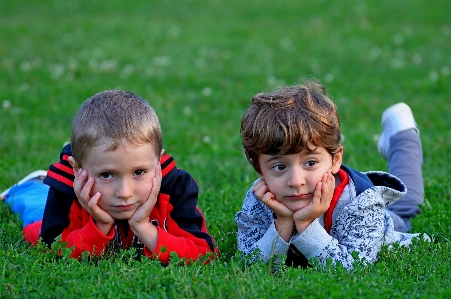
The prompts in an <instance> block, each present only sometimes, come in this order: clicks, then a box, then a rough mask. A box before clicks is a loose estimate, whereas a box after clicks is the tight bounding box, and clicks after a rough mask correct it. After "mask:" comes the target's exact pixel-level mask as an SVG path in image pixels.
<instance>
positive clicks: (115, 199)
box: [83, 142, 160, 219]
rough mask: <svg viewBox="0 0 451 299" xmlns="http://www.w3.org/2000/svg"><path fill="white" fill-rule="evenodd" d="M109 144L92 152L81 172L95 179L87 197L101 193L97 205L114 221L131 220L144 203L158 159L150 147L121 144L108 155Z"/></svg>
mask: <svg viewBox="0 0 451 299" xmlns="http://www.w3.org/2000/svg"><path fill="white" fill-rule="evenodd" d="M109 147H110V144H109V143H103V144H100V145H99V146H96V147H94V148H92V149H91V150H90V151H89V153H88V155H87V156H86V158H85V160H84V161H83V169H84V170H86V171H87V172H88V175H89V176H91V177H93V178H94V179H95V183H94V186H93V188H92V189H91V193H90V195H91V196H93V195H94V194H95V193H96V192H100V194H101V197H100V199H99V201H98V205H99V206H100V207H101V208H102V209H103V210H105V211H106V212H107V213H108V214H110V215H111V216H112V217H113V218H115V219H130V218H131V217H132V215H133V214H134V213H135V211H136V209H137V208H138V207H139V206H140V205H141V204H142V203H143V202H145V201H146V200H147V198H148V197H149V194H150V191H151V189H152V179H153V178H154V177H155V169H156V167H157V165H158V164H159V163H160V157H159V156H156V155H155V150H154V147H153V146H152V145H151V144H148V143H146V144H143V145H133V144H130V143H126V142H125V143H123V144H120V145H119V146H118V147H117V148H116V149H115V150H114V151H107V149H108V148H109Z"/></svg>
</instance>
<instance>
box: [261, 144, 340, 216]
mask: <svg viewBox="0 0 451 299" xmlns="http://www.w3.org/2000/svg"><path fill="white" fill-rule="evenodd" d="M258 161H259V164H260V169H261V176H262V178H263V179H264V180H265V182H266V185H267V186H268V188H269V190H270V192H271V193H273V194H274V195H275V196H276V199H277V200H278V201H280V202H281V203H283V204H284V205H285V206H286V207H287V208H288V209H290V210H291V211H293V212H294V211H298V210H300V209H302V208H303V207H305V206H307V205H308V204H309V203H310V201H311V200H312V199H313V194H314V192H315V187H316V184H318V182H320V181H321V179H322V176H323V175H324V174H325V173H326V172H327V171H328V170H329V169H331V170H332V174H336V173H337V172H338V170H339V169H340V166H341V162H342V151H340V152H339V153H338V154H336V155H335V156H334V157H332V156H331V155H330V154H329V153H328V152H327V151H326V149H325V148H324V147H317V148H316V149H315V150H313V151H309V150H307V149H305V150H303V151H302V152H300V153H298V154H292V155H264V154H262V155H260V156H259V159H258Z"/></svg>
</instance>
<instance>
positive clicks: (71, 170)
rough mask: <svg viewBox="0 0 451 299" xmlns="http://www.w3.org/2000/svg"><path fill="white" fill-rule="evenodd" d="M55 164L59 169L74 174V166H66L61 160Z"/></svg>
mask: <svg viewBox="0 0 451 299" xmlns="http://www.w3.org/2000/svg"><path fill="white" fill-rule="evenodd" d="M53 166H54V167H55V168H58V169H59V170H62V171H64V172H66V173H68V174H70V175H74V169H73V168H72V167H68V166H65V165H63V164H61V163H60V162H58V163H55V164H53Z"/></svg>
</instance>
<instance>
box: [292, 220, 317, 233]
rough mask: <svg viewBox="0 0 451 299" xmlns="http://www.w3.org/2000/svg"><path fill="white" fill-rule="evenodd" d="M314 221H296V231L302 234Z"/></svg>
mask: <svg viewBox="0 0 451 299" xmlns="http://www.w3.org/2000/svg"><path fill="white" fill-rule="evenodd" d="M312 222H313V220H312V221H295V222H294V225H295V226H296V231H297V232H298V233H299V234H302V233H303V232H304V231H305V230H306V229H307V227H309V225H310V224H312Z"/></svg>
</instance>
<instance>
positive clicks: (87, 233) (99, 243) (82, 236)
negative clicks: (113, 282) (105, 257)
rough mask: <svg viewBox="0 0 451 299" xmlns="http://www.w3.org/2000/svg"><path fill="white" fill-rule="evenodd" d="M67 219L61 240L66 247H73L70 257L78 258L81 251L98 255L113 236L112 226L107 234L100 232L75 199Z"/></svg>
mask: <svg viewBox="0 0 451 299" xmlns="http://www.w3.org/2000/svg"><path fill="white" fill-rule="evenodd" d="M69 221H70V223H69V227H67V228H66V229H64V230H63V233H62V236H61V240H62V241H63V242H67V247H68V248H71V247H73V250H72V254H71V257H74V258H79V257H81V254H82V252H83V251H88V252H89V253H90V255H94V256H97V255H100V254H102V253H103V252H104V250H105V248H106V246H107V245H108V243H109V242H110V241H111V240H112V239H113V238H114V234H115V231H114V228H113V227H112V228H111V230H110V232H109V233H108V235H106V236H105V235H104V234H102V233H101V232H100V231H99V230H98V229H97V226H96V225H95V224H94V221H93V219H92V217H91V215H90V214H89V213H88V212H87V211H86V210H85V209H83V208H82V207H81V205H80V204H79V203H78V202H77V201H74V202H73V204H72V206H71V209H70V212H69Z"/></svg>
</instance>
